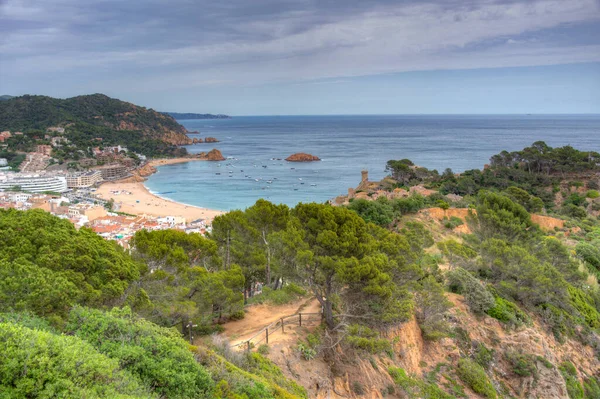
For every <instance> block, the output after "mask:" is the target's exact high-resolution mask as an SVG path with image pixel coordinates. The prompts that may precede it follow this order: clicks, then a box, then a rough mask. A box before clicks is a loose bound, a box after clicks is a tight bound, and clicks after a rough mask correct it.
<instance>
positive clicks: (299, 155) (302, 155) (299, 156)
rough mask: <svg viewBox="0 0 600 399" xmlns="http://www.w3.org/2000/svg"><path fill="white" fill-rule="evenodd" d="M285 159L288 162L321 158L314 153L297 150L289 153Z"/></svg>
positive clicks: (310, 160) (312, 160)
mask: <svg viewBox="0 0 600 399" xmlns="http://www.w3.org/2000/svg"><path fill="white" fill-rule="evenodd" d="M285 160H286V161H288V162H314V161H320V160H321V158H319V157H317V156H315V155H311V154H307V153H305V152H297V153H295V154H292V155H290V156H289V157H287V158H286V159H285Z"/></svg>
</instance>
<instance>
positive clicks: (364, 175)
mask: <svg viewBox="0 0 600 399" xmlns="http://www.w3.org/2000/svg"><path fill="white" fill-rule="evenodd" d="M360 174H361V175H362V179H361V180H360V183H361V184H365V183H368V182H369V171H368V170H362V171H361V172H360Z"/></svg>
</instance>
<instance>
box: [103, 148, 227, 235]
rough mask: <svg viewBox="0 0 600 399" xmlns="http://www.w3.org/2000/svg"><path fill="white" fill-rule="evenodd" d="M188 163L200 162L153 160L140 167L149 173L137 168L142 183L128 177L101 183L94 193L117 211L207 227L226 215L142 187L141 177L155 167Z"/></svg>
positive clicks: (177, 159) (194, 159)
mask: <svg viewBox="0 0 600 399" xmlns="http://www.w3.org/2000/svg"><path fill="white" fill-rule="evenodd" d="M189 161H204V159H198V158H169V159H153V160H150V161H148V163H147V164H146V165H144V167H148V166H149V167H150V170H148V171H147V172H150V173H147V174H142V173H141V169H140V170H138V174H139V175H138V176H139V177H142V178H143V180H142V179H139V180H135V179H132V178H131V177H129V178H126V179H122V180H117V181H112V182H105V183H102V184H101V185H100V187H98V189H97V191H96V194H97V195H98V196H99V197H100V198H102V199H104V200H110V199H111V198H112V199H113V200H114V201H115V203H116V204H119V205H120V209H119V211H120V212H126V213H130V214H133V215H148V216H154V217H165V216H179V217H183V218H185V220H186V223H189V222H191V221H193V220H196V219H204V220H205V221H206V223H207V224H210V223H211V222H212V220H213V219H214V218H215V217H217V216H219V215H222V214H224V213H226V212H223V211H219V210H216V209H209V208H203V207H198V206H195V205H188V204H184V203H181V202H177V201H173V200H171V199H167V198H164V197H161V196H159V195H157V194H155V193H153V192H151V191H150V190H149V189H148V187H146V186H145V185H144V181H145V180H146V179H145V178H146V177H148V176H150V175H152V174H154V173H156V167H157V166H163V165H173V164H178V163H185V162H189ZM134 177H135V176H134ZM140 180H142V181H140Z"/></svg>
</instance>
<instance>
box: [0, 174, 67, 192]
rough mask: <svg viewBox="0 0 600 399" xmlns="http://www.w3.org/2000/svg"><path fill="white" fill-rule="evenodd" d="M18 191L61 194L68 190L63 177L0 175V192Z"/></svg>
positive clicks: (65, 179)
mask: <svg viewBox="0 0 600 399" xmlns="http://www.w3.org/2000/svg"><path fill="white" fill-rule="evenodd" d="M10 189H18V190H19V191H27V192H30V193H43V192H45V191H54V192H57V193H63V192H65V191H67V190H68V188H67V178H66V177H65V176H58V175H56V176H52V175H42V174H36V175H28V174H23V173H0V190H10Z"/></svg>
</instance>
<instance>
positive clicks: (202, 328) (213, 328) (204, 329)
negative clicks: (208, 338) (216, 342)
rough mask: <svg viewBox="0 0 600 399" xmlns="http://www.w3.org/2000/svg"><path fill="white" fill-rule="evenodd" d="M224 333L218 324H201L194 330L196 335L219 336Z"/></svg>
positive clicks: (223, 329)
mask: <svg viewBox="0 0 600 399" xmlns="http://www.w3.org/2000/svg"><path fill="white" fill-rule="evenodd" d="M223 331H225V328H224V327H223V326H222V325H220V324H201V325H199V326H198V327H195V328H194V332H195V333H196V334H197V335H212V334H219V333H222V332H223Z"/></svg>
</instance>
